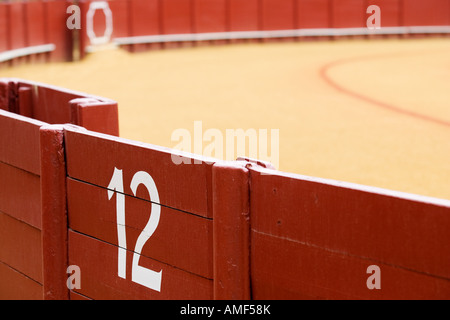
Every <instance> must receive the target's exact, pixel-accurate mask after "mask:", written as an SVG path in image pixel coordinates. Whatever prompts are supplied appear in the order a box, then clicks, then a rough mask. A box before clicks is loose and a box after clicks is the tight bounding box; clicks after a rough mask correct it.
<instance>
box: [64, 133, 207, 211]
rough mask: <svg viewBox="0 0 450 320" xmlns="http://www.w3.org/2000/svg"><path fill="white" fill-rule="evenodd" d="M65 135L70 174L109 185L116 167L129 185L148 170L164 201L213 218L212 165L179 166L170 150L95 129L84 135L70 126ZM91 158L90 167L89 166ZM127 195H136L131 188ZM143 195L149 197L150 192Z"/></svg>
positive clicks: (171, 205)
mask: <svg viewBox="0 0 450 320" xmlns="http://www.w3.org/2000/svg"><path fill="white" fill-rule="evenodd" d="M65 137H66V152H67V158H68V160H67V165H68V174H69V176H70V177H73V178H76V179H78V180H82V181H85V182H89V183H93V184H95V185H98V186H101V187H103V188H106V187H107V186H108V185H109V182H110V180H111V178H112V175H113V172H114V168H118V169H121V170H122V169H123V170H124V171H123V174H124V179H125V181H127V183H126V184H125V185H128V186H129V184H130V182H131V178H132V176H133V175H134V174H135V173H136V172H138V171H146V172H147V173H148V174H150V175H151V176H152V177H153V180H154V181H155V183H156V186H157V188H158V192H159V198H160V201H161V204H163V205H166V206H169V207H172V208H175V209H178V210H183V211H187V212H190V213H193V214H197V215H200V216H204V217H211V215H212V213H211V210H210V208H209V206H210V201H211V200H210V197H211V192H210V185H209V184H210V175H211V166H210V165H208V164H205V163H201V164H193V163H194V162H193V161H192V162H191V163H192V164H179V165H177V164H175V163H174V162H173V161H172V158H171V155H172V154H171V153H170V151H171V150H169V149H165V148H160V147H154V146H151V145H145V144H141V143H137V142H136V143H130V142H129V141H127V140H124V139H120V138H114V137H109V136H108V137H107V136H100V135H98V134H95V133H93V132H89V133H88V134H82V133H81V132H76V131H74V130H72V129H67V131H66V133H65ZM174 152H175V154H178V153H177V152H176V151H174ZM106 154H107V155H108V156H107V157H105V155H106ZM198 159H199V158H198ZM87 161H89V164H90V165H89V166H86V165H85V163H86V162H87ZM208 181H209V182H208ZM127 194H129V195H132V194H131V191H130V190H129V189H128V192H127ZM143 198H144V200H147V198H148V195H143Z"/></svg>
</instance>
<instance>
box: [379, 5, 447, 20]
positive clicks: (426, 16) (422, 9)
mask: <svg viewBox="0 0 450 320" xmlns="http://www.w3.org/2000/svg"><path fill="white" fill-rule="evenodd" d="M401 12H402V14H403V16H402V19H403V24H404V25H405V26H448V25H449V24H450V2H449V1H448V0H428V1H420V0H408V1H403V3H402V9H401ZM381 15H382V17H383V12H382V13H381ZM382 19H383V18H382Z"/></svg>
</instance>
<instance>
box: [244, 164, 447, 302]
mask: <svg viewBox="0 0 450 320" xmlns="http://www.w3.org/2000/svg"><path fill="white" fill-rule="evenodd" d="M262 173H266V174H262ZM267 173H270V172H269V171H267V170H263V169H253V170H251V185H252V188H251V194H250V199H251V217H250V218H251V226H252V233H251V244H252V248H251V267H252V271H251V273H252V292H253V297H254V298H255V299H265V298H294V299H298V298H326V299H346V298H351V299H449V298H450V281H449V279H450V272H449V270H450V256H449V255H448V246H447V244H448V242H449V240H450V235H449V233H448V232H447V231H448V225H449V223H450V215H449V213H450V202H449V201H445V200H438V199H427V198H422V197H419V196H412V195H403V194H400V193H395V192H389V191H385V190H378V189H375V188H370V187H362V186H356V185H351V184H346V183H338V182H333V181H325V180H320V179H314V178H307V177H300V176H295V175H288V174H274V175H267ZM272 173H273V172H272ZM371 265H377V266H379V268H380V269H381V274H380V278H381V289H379V290H377V289H372V290H370V289H369V288H368V287H367V283H366V282H367V279H368V277H369V276H370V275H369V274H367V268H368V267H369V266H371Z"/></svg>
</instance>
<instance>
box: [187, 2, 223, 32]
mask: <svg viewBox="0 0 450 320" xmlns="http://www.w3.org/2000/svg"><path fill="white" fill-rule="evenodd" d="M226 6H227V3H226V1H225V0H194V8H195V11H194V17H195V18H194V21H195V32H196V33H207V32H224V31H228V22H227V11H226V9H227V7H226Z"/></svg>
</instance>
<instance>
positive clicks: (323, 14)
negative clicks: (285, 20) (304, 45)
mask: <svg viewBox="0 0 450 320" xmlns="http://www.w3.org/2000/svg"><path fill="white" fill-rule="evenodd" d="M329 3H330V1H329V0H297V6H296V9H297V28H300V29H301V28H305V29H308V28H331V25H330V23H331V22H330V19H331V16H330V8H329Z"/></svg>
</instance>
